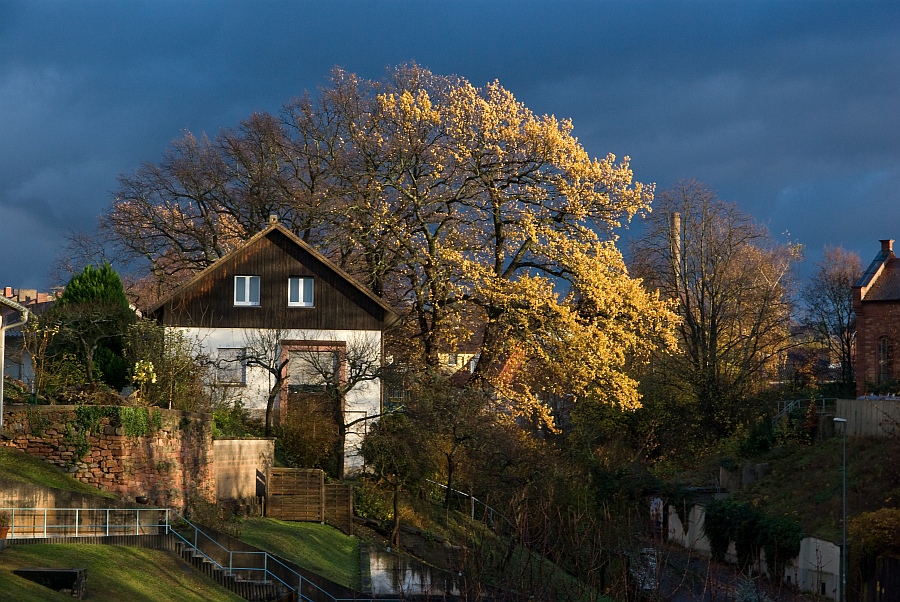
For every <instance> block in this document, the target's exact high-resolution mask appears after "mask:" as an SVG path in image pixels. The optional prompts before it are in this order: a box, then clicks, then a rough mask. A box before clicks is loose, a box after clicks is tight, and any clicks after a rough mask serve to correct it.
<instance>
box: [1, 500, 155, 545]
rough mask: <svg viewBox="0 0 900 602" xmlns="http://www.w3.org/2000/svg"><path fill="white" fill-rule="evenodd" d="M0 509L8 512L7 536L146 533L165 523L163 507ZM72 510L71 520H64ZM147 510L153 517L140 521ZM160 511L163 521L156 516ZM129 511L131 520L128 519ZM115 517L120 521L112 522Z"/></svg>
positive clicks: (68, 518) (81, 535) (88, 535)
mask: <svg viewBox="0 0 900 602" xmlns="http://www.w3.org/2000/svg"><path fill="white" fill-rule="evenodd" d="M0 512H6V513H8V514H9V516H10V521H9V535H8V537H9V538H11V539H29V538H30V539H34V538H39V537H98V536H99V537H104V536H105V537H109V536H110V535H146V534H147V530H148V529H157V530H159V529H164V528H167V527H168V524H169V510H168V509H166V508H0ZM72 513H74V517H73V518H74V522H68V521H69V520H70V516H71V514H72ZM147 513H156V517H157V519H156V521H155V522H152V521H151V522H146V521H145V522H141V515H142V514H143V515H144V516H147ZM160 513H163V516H164V518H163V522H160V520H159V518H158V517H159V516H160ZM132 514H133V515H134V521H133V522H128V520H127V519H128V518H129V516H130V515H132ZM98 516H99V518H100V520H97V518H96V517H98ZM150 516H153V515H152V514H151V515H150ZM118 518H121V520H122V522H114V520H116V519H118ZM51 519H52V523H53V524H51Z"/></svg>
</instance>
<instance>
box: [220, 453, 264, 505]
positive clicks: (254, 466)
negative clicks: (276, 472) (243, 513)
mask: <svg viewBox="0 0 900 602" xmlns="http://www.w3.org/2000/svg"><path fill="white" fill-rule="evenodd" d="M213 457H214V458H215V464H214V468H215V475H216V495H217V497H218V499H219V501H223V500H235V501H239V502H243V503H247V502H255V501H256V498H257V497H260V496H264V495H265V491H264V487H265V475H266V474H267V473H268V470H269V468H271V467H272V465H273V464H274V463H275V439H274V438H260V439H215V440H213Z"/></svg>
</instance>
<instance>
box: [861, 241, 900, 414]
mask: <svg viewBox="0 0 900 602" xmlns="http://www.w3.org/2000/svg"><path fill="white" fill-rule="evenodd" d="M893 245H894V241H893V240H882V241H881V251H880V252H879V253H878V255H877V256H876V257H875V259H874V260H872V263H871V264H870V265H869V267H868V269H867V270H866V272H865V273H864V274H863V275H862V278H860V279H859V282H857V284H856V286H854V287H853V311H854V312H855V313H856V394H857V396H862V395H866V394H870V393H879V394H900V363H898V362H897V361H896V354H897V353H898V351H900V260H898V258H897V256H896V255H895V254H894V249H893Z"/></svg>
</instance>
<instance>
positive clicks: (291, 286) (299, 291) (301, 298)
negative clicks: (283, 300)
mask: <svg viewBox="0 0 900 602" xmlns="http://www.w3.org/2000/svg"><path fill="white" fill-rule="evenodd" d="M312 306H313V279H312V278H299V277H292V278H288V307H312Z"/></svg>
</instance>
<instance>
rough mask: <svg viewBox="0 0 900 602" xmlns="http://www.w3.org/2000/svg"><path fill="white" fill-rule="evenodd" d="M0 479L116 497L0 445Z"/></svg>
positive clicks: (24, 454) (23, 453) (15, 450)
mask: <svg viewBox="0 0 900 602" xmlns="http://www.w3.org/2000/svg"><path fill="white" fill-rule="evenodd" d="M0 480H7V481H17V482H20V483H33V484H35V485H41V486H44V487H52V488H54V489H64V490H66V491H74V492H76V493H83V494H87V495H96V496H101V497H105V498H114V497H116V496H115V495H113V494H112V493H109V492H107V491H102V490H100V489H97V488H96V487H92V486H90V485H88V484H86V483H82V482H81V481H78V480H76V479H73V478H72V477H70V476H69V475H67V474H66V473H65V472H63V471H62V470H60V469H59V468H57V467H55V466H53V465H52V464H48V463H47V462H44V461H43V460H40V459H38V458H33V457H31V456H29V455H28V454H26V453H25V452H23V451H20V450H18V449H13V448H10V447H0Z"/></svg>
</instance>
